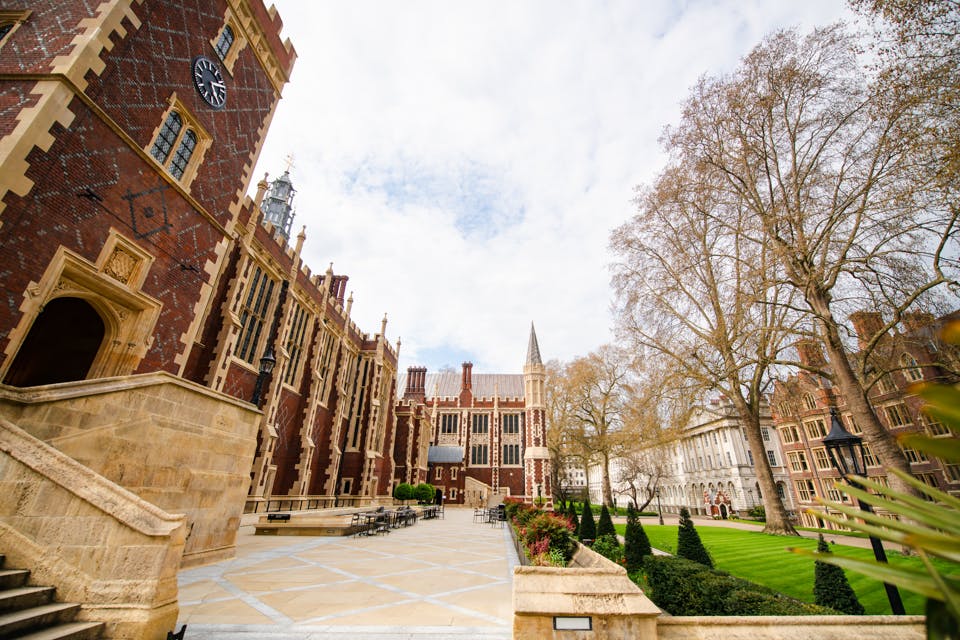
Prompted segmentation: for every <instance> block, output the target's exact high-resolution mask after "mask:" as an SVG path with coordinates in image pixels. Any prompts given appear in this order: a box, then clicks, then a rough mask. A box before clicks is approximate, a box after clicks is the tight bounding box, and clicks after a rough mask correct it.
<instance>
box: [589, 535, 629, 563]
mask: <svg viewBox="0 0 960 640" xmlns="http://www.w3.org/2000/svg"><path fill="white" fill-rule="evenodd" d="M590 548H591V549H593V550H594V551H596V552H597V553H599V554H600V555H602V556H603V557H604V558H606V559H607V560H611V561H613V562H616V563H617V564H620V563H621V562H622V561H623V547H621V546H620V541H619V540H617V537H616V536H615V535H613V536H611V535H609V534H608V535H605V536H599V537H598V538H597V539H596V540H594V541H593V545H591V547H590Z"/></svg>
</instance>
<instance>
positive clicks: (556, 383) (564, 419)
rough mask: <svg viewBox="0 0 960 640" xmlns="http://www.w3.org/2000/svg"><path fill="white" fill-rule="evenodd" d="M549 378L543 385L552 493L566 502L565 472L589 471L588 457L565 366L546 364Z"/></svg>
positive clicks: (553, 362)
mask: <svg viewBox="0 0 960 640" xmlns="http://www.w3.org/2000/svg"><path fill="white" fill-rule="evenodd" d="M546 370H547V377H546V380H545V384H544V387H545V389H544V391H545V396H546V397H545V400H546V403H545V404H546V414H547V416H546V417H547V424H549V425H550V428H549V429H548V430H547V449H548V450H549V451H550V459H551V464H550V473H551V478H550V480H551V484H550V486H551V487H553V495H554V497H555V498H557V499H558V500H562V501H567V500H569V499H570V498H571V497H572V496H570V495H568V494H567V491H566V484H565V479H566V478H565V477H564V474H565V473H567V472H568V471H570V470H571V469H580V470H583V471H584V472H586V466H587V465H586V460H585V456H584V452H583V450H582V449H581V442H580V439H579V438H577V431H578V428H579V425H578V423H577V422H576V421H575V420H574V419H573V412H572V405H571V402H570V398H569V395H568V390H569V385H567V384H566V381H565V376H566V367H565V366H564V365H563V364H562V363H560V362H559V361H557V360H551V361H549V362H547V364H546Z"/></svg>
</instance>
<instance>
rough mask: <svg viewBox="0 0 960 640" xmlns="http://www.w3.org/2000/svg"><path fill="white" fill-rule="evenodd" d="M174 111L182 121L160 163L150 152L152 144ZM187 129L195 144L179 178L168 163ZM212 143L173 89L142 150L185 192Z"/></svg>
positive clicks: (188, 189) (209, 136)
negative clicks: (166, 153)
mask: <svg viewBox="0 0 960 640" xmlns="http://www.w3.org/2000/svg"><path fill="white" fill-rule="evenodd" d="M173 112H176V113H177V114H178V115H179V116H180V119H181V120H182V121H183V124H182V126H181V127H180V131H179V132H178V133H177V138H176V140H175V141H174V143H173V145H172V148H171V154H170V156H169V157H168V158H167V159H166V160H165V161H164V162H163V163H161V162H160V161H159V160H157V159H156V158H155V157H154V156H153V153H152V150H153V145H154V144H156V142H157V139H158V138H159V137H160V133H161V132H162V131H163V128H164V124H166V122H167V119H168V118H169V117H170V114H171V113H173ZM187 131H193V133H194V135H196V137H197V143H196V146H194V148H193V152H192V154H191V156H190V160H189V161H188V163H187V166H186V169H185V170H184V172H183V175H182V176H181V177H180V178H176V177H175V176H174V175H173V174H172V173H171V172H170V167H169V165H170V163H171V162H172V157H173V156H175V155H176V149H177V148H178V147H179V145H180V141H181V140H182V139H183V136H184V135H186V132H187ZM212 144H213V137H212V136H211V135H210V134H209V133H208V132H207V130H206V129H204V128H203V127H202V126H201V125H200V122H199V121H198V120H197V119H196V117H194V115H193V114H192V113H190V110H189V109H187V107H186V105H185V104H183V102H181V101H180V99H179V98H178V97H177V92H176V91H174V92H173V93H172V94H171V95H170V98H168V106H167V109H166V111H164V112H163V115H162V116H161V117H160V122H159V124H158V125H157V128H156V129H154V131H153V135H151V136H150V142H149V143H148V144H147V145H146V146H145V147H144V151H146V152H147V156H148V157H149V158H150V159H151V160H152V161H153V162H154V163H155V164H156V165H157V166H158V167H160V168H161V169H162V170H163V171H164V172H165V173H167V174H168V175H170V177H171V178H173V179H174V180H176V181H177V183H179V184H180V185H181V186H182V187H183V189H184V190H185V191H187V192H189V191H190V184H191V183H192V182H193V179H194V178H196V177H197V170H198V169H199V168H200V165H201V164H202V163H203V157H204V156H205V155H206V153H207V150H208V149H209V148H210V146H211V145H212Z"/></svg>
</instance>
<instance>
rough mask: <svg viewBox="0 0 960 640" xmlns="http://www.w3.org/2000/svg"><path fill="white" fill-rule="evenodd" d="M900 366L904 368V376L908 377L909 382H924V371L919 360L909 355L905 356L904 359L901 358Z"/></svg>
mask: <svg viewBox="0 0 960 640" xmlns="http://www.w3.org/2000/svg"><path fill="white" fill-rule="evenodd" d="M900 364H901V365H902V366H903V375H905V376H906V377H907V380H909V381H910V382H917V381H918V380H923V369H921V368H920V365H919V363H918V362H917V359H916V358H914V357H913V356H912V355H910V354H909V353H905V354H903V357H902V358H900Z"/></svg>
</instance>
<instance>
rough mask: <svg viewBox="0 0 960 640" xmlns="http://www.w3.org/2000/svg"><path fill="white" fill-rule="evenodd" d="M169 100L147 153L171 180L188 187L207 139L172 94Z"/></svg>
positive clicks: (201, 129) (208, 140)
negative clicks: (168, 106)
mask: <svg viewBox="0 0 960 640" xmlns="http://www.w3.org/2000/svg"><path fill="white" fill-rule="evenodd" d="M170 102H171V104H170V109H169V110H168V111H167V115H166V117H165V118H164V120H163V124H161V125H160V127H158V129H157V131H156V134H155V135H156V138H155V139H154V141H153V144H151V145H150V147H148V148H149V153H150V155H151V156H152V157H153V159H154V160H156V161H157V162H158V163H159V164H161V165H163V167H164V168H165V169H166V170H167V171H168V172H169V173H170V175H171V176H173V178H174V179H176V180H178V181H179V182H180V183H181V184H182V185H183V186H184V187H189V185H190V183H191V182H192V180H193V178H194V177H195V176H196V174H197V169H198V167H199V163H200V162H201V160H202V158H203V155H204V153H205V151H206V149H208V148H209V147H210V142H211V138H210V134H208V133H207V132H206V131H205V130H204V129H203V127H202V126H201V125H200V124H199V123H198V122H197V120H196V119H195V118H193V116H191V114H190V112H189V110H188V109H187V108H186V107H185V106H184V105H183V104H181V103H180V101H179V100H177V99H176V96H173V98H172V99H171V101H170Z"/></svg>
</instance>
